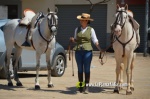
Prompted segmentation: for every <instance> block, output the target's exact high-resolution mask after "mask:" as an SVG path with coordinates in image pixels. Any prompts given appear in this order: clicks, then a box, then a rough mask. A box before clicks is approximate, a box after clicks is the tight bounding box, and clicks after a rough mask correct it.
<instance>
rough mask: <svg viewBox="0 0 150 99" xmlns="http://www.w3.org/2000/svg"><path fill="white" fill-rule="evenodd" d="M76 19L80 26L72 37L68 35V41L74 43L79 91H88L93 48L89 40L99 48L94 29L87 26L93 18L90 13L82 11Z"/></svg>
mask: <svg viewBox="0 0 150 99" xmlns="http://www.w3.org/2000/svg"><path fill="white" fill-rule="evenodd" d="M77 19H78V20H79V21H80V26H79V27H77V28H76V29H75V34H74V37H70V41H71V42H73V43H76V46H75V47H74V50H75V59H76V63H77V66H78V80H79V83H78V88H79V91H80V92H84V93H88V84H89V81H90V65H91V61H92V50H93V48H92V45H91V41H93V43H94V44H95V46H96V47H97V48H98V50H101V49H100V47H99V42H98V39H97V37H96V34H95V31H94V29H93V28H92V27H90V26H89V24H90V22H91V21H93V19H91V18H90V14H87V13H82V15H78V16H77ZM83 72H84V74H85V83H84V82H83Z"/></svg>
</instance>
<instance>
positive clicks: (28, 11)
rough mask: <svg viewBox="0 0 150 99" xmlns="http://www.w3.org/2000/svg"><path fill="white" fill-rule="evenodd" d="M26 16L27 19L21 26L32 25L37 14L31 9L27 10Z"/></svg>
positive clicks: (25, 11) (22, 20)
mask: <svg viewBox="0 0 150 99" xmlns="http://www.w3.org/2000/svg"><path fill="white" fill-rule="evenodd" d="M24 16H25V17H24V18H22V19H21V20H20V23H19V25H25V26H27V25H29V24H30V22H31V20H32V18H33V17H34V16H35V13H34V11H32V10H30V9H25V10H24Z"/></svg>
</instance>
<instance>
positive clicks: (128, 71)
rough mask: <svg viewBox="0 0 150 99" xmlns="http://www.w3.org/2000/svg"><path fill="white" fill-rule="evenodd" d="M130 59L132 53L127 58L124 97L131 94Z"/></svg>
mask: <svg viewBox="0 0 150 99" xmlns="http://www.w3.org/2000/svg"><path fill="white" fill-rule="evenodd" d="M132 59H133V53H130V54H129V56H128V58H127V69H126V74H127V90H126V95H131V94H132V92H131V89H130V87H131V85H130V80H131V70H130V67H131V62H132Z"/></svg>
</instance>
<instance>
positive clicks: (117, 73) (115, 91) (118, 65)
mask: <svg viewBox="0 0 150 99" xmlns="http://www.w3.org/2000/svg"><path fill="white" fill-rule="evenodd" d="M116 63H117V65H116V87H115V89H114V93H118V94H119V74H120V64H119V62H117V60H116Z"/></svg>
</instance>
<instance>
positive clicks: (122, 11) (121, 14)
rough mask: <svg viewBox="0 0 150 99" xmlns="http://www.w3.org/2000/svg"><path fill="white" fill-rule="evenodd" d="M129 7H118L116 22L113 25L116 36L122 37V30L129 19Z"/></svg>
mask: <svg viewBox="0 0 150 99" xmlns="http://www.w3.org/2000/svg"><path fill="white" fill-rule="evenodd" d="M127 11H128V5H127V4H126V5H125V7H120V6H119V5H117V10H116V14H115V16H116V20H115V22H114V24H113V30H114V32H115V33H116V35H120V34H121V31H122V28H123V27H124V25H125V22H126V20H127V18H128V13H127Z"/></svg>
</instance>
